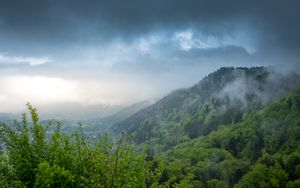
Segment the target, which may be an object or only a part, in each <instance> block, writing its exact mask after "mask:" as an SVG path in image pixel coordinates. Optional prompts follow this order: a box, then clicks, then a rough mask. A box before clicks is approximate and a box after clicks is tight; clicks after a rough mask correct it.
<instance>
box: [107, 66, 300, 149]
mask: <svg viewBox="0 0 300 188" xmlns="http://www.w3.org/2000/svg"><path fill="white" fill-rule="evenodd" d="M298 83H299V75H297V74H294V73H290V74H285V75H284V74H279V73H276V72H275V71H273V70H272V69H269V68H265V67H252V68H242V67H240V68H233V67H224V68H220V69H219V70H217V71H215V72H213V73H211V74H209V75H207V76H206V77H205V78H203V79H202V80H201V81H200V82H199V83H197V84H196V85H194V86H193V87H191V88H187V89H180V90H177V91H174V92H172V93H170V94H169V95H167V96H166V97H164V98H163V99H161V100H160V101H158V102H157V103H155V104H153V105H151V106H149V107H147V108H144V109H143V110H141V111H139V112H137V113H136V114H134V115H132V116H131V117H129V118H127V119H126V120H124V121H122V122H120V123H117V124H115V125H114V126H113V127H112V131H113V132H114V133H115V134H116V135H118V134H120V133H121V132H122V131H125V132H126V133H127V134H130V135H132V138H133V141H134V142H135V143H137V144H140V143H152V145H154V147H155V148H156V149H155V150H157V151H161V150H166V149H168V148H170V147H172V146H174V145H176V144H178V143H181V142H183V141H186V140H189V139H191V138H196V137H198V136H200V135H206V134H208V133H209V132H211V131H213V130H216V129H217V128H218V126H220V125H227V124H229V123H233V122H239V121H240V120H241V119H242V117H243V116H244V115H245V114H246V113H247V112H249V111H251V110H254V109H259V108H261V107H262V106H264V105H266V104H268V103H269V102H271V101H274V100H275V99H277V98H278V97H280V96H282V95H283V94H284V93H285V92H287V91H290V90H291V89H293V88H294V87H295V85H297V84H298ZM162 143H163V144H162Z"/></svg>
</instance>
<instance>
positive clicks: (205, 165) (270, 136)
mask: <svg viewBox="0 0 300 188" xmlns="http://www.w3.org/2000/svg"><path fill="white" fill-rule="evenodd" d="M299 146H300V87H298V88H297V89H296V90H295V91H293V92H291V93H288V94H286V95H285V96H284V97H283V98H281V99H280V100H279V101H277V102H274V103H272V104H270V105H268V106H266V107H264V108H262V109H261V110H258V111H255V112H251V113H249V114H248V115H246V116H245V117H244V118H243V119H242V120H241V122H239V123H232V124H230V125H228V126H223V127H219V128H218V129H217V130H216V131H212V132H211V133H210V134H208V135H206V136H200V137H198V138H196V139H193V140H191V141H189V142H186V143H182V144H179V145H177V146H176V147H173V148H172V149H170V150H168V151H167V152H166V153H165V154H164V155H163V157H162V158H161V157H158V156H156V157H155V158H156V160H154V161H156V164H160V165H158V166H160V168H161V169H163V170H162V174H163V175H162V176H161V179H160V183H161V184H164V185H168V186H169V185H181V186H183V187H188V186H193V187H299V185H300V173H299V172H300V171H299V170H300V147H299Z"/></svg>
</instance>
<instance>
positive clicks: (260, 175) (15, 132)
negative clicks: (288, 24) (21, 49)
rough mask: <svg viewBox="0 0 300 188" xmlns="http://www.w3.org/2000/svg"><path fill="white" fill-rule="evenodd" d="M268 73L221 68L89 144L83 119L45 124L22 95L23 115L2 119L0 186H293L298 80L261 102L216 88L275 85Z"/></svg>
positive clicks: (299, 166) (298, 138)
mask: <svg viewBox="0 0 300 188" xmlns="http://www.w3.org/2000/svg"><path fill="white" fill-rule="evenodd" d="M268 74H269V72H268V71H266V69H264V68H250V69H248V68H236V69H234V68H222V69H220V70H218V71H217V72H215V73H213V74H211V75H209V76H207V77H206V78H204V79H203V80H202V81H200V82H199V83H198V84H197V85H195V86H194V87H192V88H189V89H187V90H178V91H175V92H173V93H172V94H170V95H169V96H167V97H165V98H163V99H162V100H161V101H159V102H158V103H156V104H155V105H153V106H150V107H149V108H146V109H144V110H142V111H140V112H138V113H136V114H135V115H134V116H132V117H130V118H128V119H127V120H125V121H124V122H122V123H119V124H117V125H116V126H114V127H113V128H114V129H118V130H117V131H116V130H114V131H115V133H116V132H117V133H119V132H120V131H122V130H125V132H127V133H128V134H129V135H126V134H123V133H122V134H120V135H121V136H119V135H118V136H117V138H114V139H115V140H112V139H111V138H109V137H108V136H107V135H106V136H103V137H102V138H101V139H99V140H97V141H95V140H94V141H93V142H92V144H91V142H89V138H88V137H87V136H86V134H84V128H83V127H82V126H81V125H80V126H79V128H78V130H77V131H74V132H64V131H63V125H62V124H61V123H60V122H57V125H56V127H51V126H52V125H51V124H49V125H46V126H45V125H44V124H43V123H41V122H40V121H39V117H38V114H37V110H36V109H35V108H33V107H32V106H31V105H30V104H28V105H27V107H28V110H29V112H30V114H29V115H30V117H31V118H30V120H29V121H28V120H27V115H26V114H23V117H22V121H21V122H15V123H14V124H6V123H1V124H0V146H1V151H0V185H1V186H2V187H109V188H110V187H208V188H211V187H217V188H223V187H224V188H227V187H237V188H238V187H247V188H248V187H249V188H251V187H299V181H300V180H299V178H300V88H297V89H296V90H294V91H293V92H290V93H288V94H286V95H285V96H284V97H282V98H281V99H280V100H277V101H276V102H273V103H271V104H268V105H265V106H263V102H262V101H260V100H259V96H257V95H255V93H251V92H250V93H249V92H248V93H246V94H245V95H246V96H245V101H244V102H245V104H243V102H242V101H241V100H238V99H236V98H235V99H233V101H232V99H231V97H232V96H228V95H226V96H222V97H221V98H220V97H218V95H220V92H221V91H224V87H225V86H226V85H228V84H229V83H232V82H234V81H237V80H238V79H239V78H240V77H241V75H246V77H242V78H243V79H245V80H246V83H248V82H250V83H252V84H254V85H255V86H257V87H258V88H256V89H259V90H261V91H263V90H266V89H269V88H270V91H267V94H271V93H272V92H274V90H272V89H271V88H273V87H274V88H276V87H275V86H276V84H275V85H272V84H270V83H267V82H268V80H267V77H268ZM256 84H257V85H256ZM250 85H251V84H250ZM285 87H287V88H284V89H283V90H284V91H286V90H288V88H289V87H288V86H285ZM248 89H249V88H248ZM267 96H268V95H267ZM122 125H125V126H124V127H125V128H124V127H122ZM120 126H121V127H120ZM49 129H50V131H49ZM129 138H132V140H131V139H129ZM130 143H133V144H135V145H130Z"/></svg>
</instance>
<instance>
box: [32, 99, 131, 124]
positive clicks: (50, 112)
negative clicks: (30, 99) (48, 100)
mask: <svg viewBox="0 0 300 188" xmlns="http://www.w3.org/2000/svg"><path fill="white" fill-rule="evenodd" d="M124 107H125V106H124V105H104V104H103V105H82V104H80V103H75V102H67V103H54V104H48V105H40V106H37V109H38V112H39V115H40V117H42V118H43V119H58V120H64V119H71V120H78V121H79V120H80V121H82V120H87V119H95V118H102V117H106V116H110V115H113V114H114V113H116V112H118V111H119V110H121V109H122V108H124Z"/></svg>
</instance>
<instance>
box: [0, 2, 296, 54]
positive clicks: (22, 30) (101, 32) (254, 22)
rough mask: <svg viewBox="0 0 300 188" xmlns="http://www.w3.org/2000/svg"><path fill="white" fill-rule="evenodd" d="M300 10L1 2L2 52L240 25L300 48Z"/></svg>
mask: <svg viewBox="0 0 300 188" xmlns="http://www.w3.org/2000/svg"><path fill="white" fill-rule="evenodd" d="M299 8H300V2H299V1H297V0H290V1H273V0H272V1H271V0H267V1H256V0H251V1H247V2H246V1H240V0H228V1H217V0H209V1H201V0H186V1H179V0H175V1H174V0H151V1H149V0H147V1H146V0H145V1H142V0H128V1H116V0H108V1H96V0H89V1H84V0H72V1H71V0H69V1H68V0H65V1H58V0H27V1H17V0H6V1H5V0H1V3H0V34H1V36H0V40H1V41H2V44H1V48H2V49H4V46H3V45H5V48H6V49H10V48H11V49H13V48H17V46H18V45H20V44H22V43H23V44H24V43H25V44H31V45H32V48H34V47H35V48H36V50H43V48H49V46H52V47H55V46H58V45H60V46H63V45H64V44H66V45H67V44H68V45H74V44H78V45H80V44H85V43H89V44H91V43H104V42H106V41H107V40H111V39H114V38H116V37H119V38H122V39H124V40H130V39H132V38H135V37H137V36H140V35H143V34H144V33H147V32H151V31H153V30H157V29H161V30H173V29H178V28H186V27H191V26H192V27H195V28H197V27H200V28H201V29H202V31H203V32H207V33H216V34H218V32H228V33H230V32H231V29H232V27H233V26H234V25H239V24H241V25H245V26H248V27H249V28H253V27H254V28H256V29H257V30H256V32H257V34H258V37H260V41H261V44H260V46H262V47H264V48H265V47H269V46H281V47H289V48H298V47H299V45H300V42H299V41H300V37H299V33H300V25H299V24H298V22H299V17H300V15H299V14H300V13H299ZM246 29H247V28H246ZM254 30H255V29H254ZM45 45H47V47H45ZM19 48H22V45H21V46H19ZM54 50H55V48H54Z"/></svg>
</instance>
